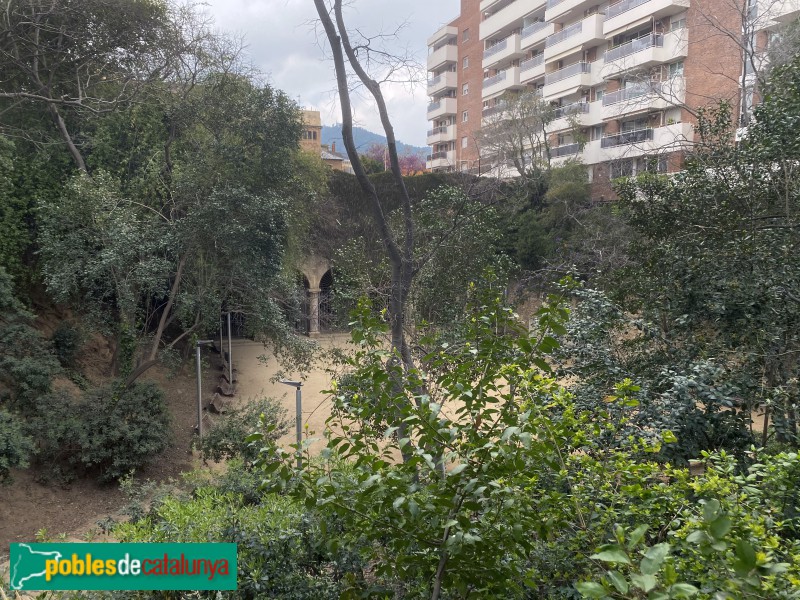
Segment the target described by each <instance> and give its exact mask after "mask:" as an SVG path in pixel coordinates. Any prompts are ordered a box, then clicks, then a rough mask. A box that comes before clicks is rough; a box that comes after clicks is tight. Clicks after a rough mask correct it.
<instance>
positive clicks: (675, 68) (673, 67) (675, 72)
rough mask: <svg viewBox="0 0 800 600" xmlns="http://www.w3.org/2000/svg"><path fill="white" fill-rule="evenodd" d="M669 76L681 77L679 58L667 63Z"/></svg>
mask: <svg viewBox="0 0 800 600" xmlns="http://www.w3.org/2000/svg"><path fill="white" fill-rule="evenodd" d="M669 76H670V77H683V61H682V60H679V61H678V62H674V63H671V64H670V65H669Z"/></svg>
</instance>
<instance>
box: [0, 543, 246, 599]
mask: <svg viewBox="0 0 800 600" xmlns="http://www.w3.org/2000/svg"><path fill="white" fill-rule="evenodd" d="M10 549H11V552H10V561H9V587H10V589H12V590H18V591H48V590H235V589H236V576H237V569H238V564H237V552H236V544H229V543H216V544H215V543H203V544H190V543H186V544H182V543H181V544H178V543H163V544H162V543H153V544H146V543H131V544H125V543H83V542H76V543H47V544H42V543H17V544H11V548H10Z"/></svg>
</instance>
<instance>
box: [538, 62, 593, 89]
mask: <svg viewBox="0 0 800 600" xmlns="http://www.w3.org/2000/svg"><path fill="white" fill-rule="evenodd" d="M591 70H592V65H591V64H590V63H585V62H579V63H575V64H574V65H570V66H568V67H564V68H563V69H559V70H558V71H553V72H552V73H547V74H546V75H545V76H544V83H545V85H547V84H548V83H555V82H557V81H561V80H562V79H566V78H567V77H572V76H573V75H577V74H578V73H591Z"/></svg>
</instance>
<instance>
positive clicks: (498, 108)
mask: <svg viewBox="0 0 800 600" xmlns="http://www.w3.org/2000/svg"><path fill="white" fill-rule="evenodd" d="M505 109H506V103H505V102H498V103H497V104H495V105H494V106H489V107H488V108H484V109H483V111H481V116H482V117H483V118H484V119H485V118H487V117H491V116H493V115H496V114H497V113H501V112H503V111H504V110H505Z"/></svg>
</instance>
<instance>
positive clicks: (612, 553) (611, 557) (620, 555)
mask: <svg viewBox="0 0 800 600" xmlns="http://www.w3.org/2000/svg"><path fill="white" fill-rule="evenodd" d="M589 558H593V559H595V560H602V561H603V562H607V563H621V564H624V565H629V564H631V561H630V559H629V558H628V555H627V554H625V551H624V550H623V549H622V548H620V547H619V546H610V547H609V548H608V549H606V550H603V551H602V552H598V553H597V554H592V555H591V556H590V557H589Z"/></svg>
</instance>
